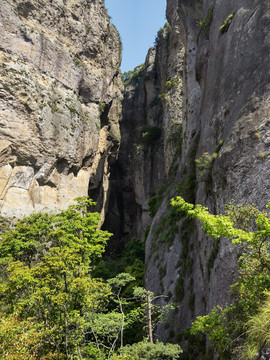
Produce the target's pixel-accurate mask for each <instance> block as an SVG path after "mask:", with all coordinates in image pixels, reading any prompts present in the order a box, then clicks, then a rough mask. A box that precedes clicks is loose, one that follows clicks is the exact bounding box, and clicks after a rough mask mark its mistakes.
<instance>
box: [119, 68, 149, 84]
mask: <svg viewBox="0 0 270 360" xmlns="http://www.w3.org/2000/svg"><path fill="white" fill-rule="evenodd" d="M143 71H144V63H143V64H141V65H139V66H136V67H135V68H134V70H129V71H128V72H124V74H123V77H124V85H125V86H128V85H130V84H132V85H134V86H135V88H136V87H137V86H138V85H139V83H140V80H141V77H142V74H143Z"/></svg>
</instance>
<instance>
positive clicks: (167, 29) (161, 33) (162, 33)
mask: <svg viewBox="0 0 270 360" xmlns="http://www.w3.org/2000/svg"><path fill="white" fill-rule="evenodd" d="M171 32H172V28H171V25H170V24H169V23H165V24H164V26H163V27H162V28H160V29H159V30H158V32H157V36H156V38H155V43H154V45H155V46H158V45H159V43H160V41H161V39H162V38H166V37H167V36H168V35H169V34H170V33H171Z"/></svg>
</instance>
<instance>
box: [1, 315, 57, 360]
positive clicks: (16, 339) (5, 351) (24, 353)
mask: <svg viewBox="0 0 270 360" xmlns="http://www.w3.org/2000/svg"><path fill="white" fill-rule="evenodd" d="M41 341H42V333H41V331H39V329H38V328H37V326H35V324H33V323H32V322H31V321H23V320H20V319H19V318H18V316H16V315H9V316H4V315H1V320H0V358H1V359H9V360H35V359H40V360H42V359H44V358H43V357H40V356H39V346H40V342H41ZM56 356H57V354H53V353H52V352H51V353H48V354H47V356H46V359H48V360H49V359H56V358H57V357H56Z"/></svg>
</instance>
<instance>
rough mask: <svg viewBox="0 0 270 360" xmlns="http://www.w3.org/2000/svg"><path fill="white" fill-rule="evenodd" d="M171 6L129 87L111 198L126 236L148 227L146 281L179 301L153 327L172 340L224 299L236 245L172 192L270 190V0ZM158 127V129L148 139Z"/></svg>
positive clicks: (241, 195)
mask: <svg viewBox="0 0 270 360" xmlns="http://www.w3.org/2000/svg"><path fill="white" fill-rule="evenodd" d="M167 18H168V22H169V25H170V26H166V27H165V28H164V31H163V32H162V31H161V32H160V33H159V36H158V38H157V46H156V47H155V48H151V49H150V50H149V53H148V55H147V57H146V62H145V66H144V68H143V70H142V71H141V73H140V76H139V77H138V76H137V77H135V78H134V79H133V80H132V81H131V83H130V84H129V85H128V86H127V87H126V93H125V100H124V107H123V122H122V139H123V142H122V149H123V151H122V152H121V150H120V155H119V168H120V170H121V171H120V172H119V173H118V174H120V173H121V174H122V175H123V174H124V175H123V176H122V177H120V180H121V181H120V182H119V181H118V180H119V177H117V176H115V178H114V180H115V184H117V186H118V189H121V190H119V192H118V194H119V196H118V198H117V199H115V202H114V204H117V205H118V206H114V209H115V214H117V213H118V214H119V213H121V215H122V221H123V224H124V225H125V231H124V232H123V233H122V234H120V235H121V236H122V237H123V238H125V237H128V236H129V235H130V234H131V235H135V236H139V237H141V238H144V237H145V238H146V277H145V285H146V287H147V288H149V289H150V290H152V291H154V292H155V293H156V294H164V295H167V296H168V297H167V300H168V301H172V300H174V301H176V302H177V303H178V304H179V305H180V308H179V310H178V311H177V312H175V313H173V314H172V317H171V318H172V319H173V321H171V323H170V324H169V325H168V324H166V326H165V327H164V326H162V325H159V326H158V330H157V336H158V337H159V338H160V339H162V340H166V339H168V335H169V334H170V335H171V340H174V341H178V340H179V338H177V334H179V333H180V332H181V331H182V330H183V329H184V328H186V327H188V326H189V325H190V323H191V321H192V320H194V319H195V317H196V316H197V315H202V314H205V313H207V312H209V311H210V310H211V309H212V308H213V307H214V306H215V305H217V304H220V305H224V304H226V302H228V301H230V300H231V294H230V285H231V284H232V283H233V281H234V280H235V278H236V275H237V255H238V253H237V250H236V249H235V248H234V247H233V246H232V245H231V243H230V242H229V241H227V240H226V239H221V240H220V242H219V243H217V242H214V241H213V240H212V239H209V238H207V237H206V236H205V234H204V232H203V231H202V230H201V229H200V226H199V225H198V224H197V223H196V222H190V221H187V220H185V219H184V218H183V217H181V215H180V216H178V215H175V214H174V213H173V211H172V210H171V208H170V206H169V199H170V198H172V197H173V196H175V195H182V196H183V197H184V198H185V199H186V200H187V201H191V202H195V203H200V204H203V205H205V206H207V207H209V209H210V211H211V212H213V213H221V212H223V211H224V205H225V204H226V203H227V202H229V201H230V200H231V199H234V200H235V202H236V203H243V204H247V203H249V202H254V203H255V204H256V205H257V206H258V207H259V208H261V209H262V208H264V206H265V204H266V203H267V202H268V201H269V190H270V161H269V160H270V150H269V145H270V101H269V100H270V98H269V94H270V92H269V90H270V89H269V84H270V81H269V80H270V63H269V53H270V34H269V26H270V4H269V1H268V0H255V1H254V0H248V1H246V0H240V1H234V0H228V1H219V0H217V1H215V3H214V4H213V2H212V1H211V0H208V1H206V0H204V1H199V0H198V1H195V0H193V1H192V0H191V1H190V0H168V2H167ZM226 21H227V22H226ZM200 22H201V24H202V26H199V25H198V24H199V23H200ZM226 24H227V25H226ZM155 128H158V129H159V130H160V136H159V137H157V138H155V139H153V138H152V140H151V139H150V138H149V142H148V141H147V136H148V135H147V132H148V133H149V132H151V129H152V130H154V129H155ZM196 159H197V160H199V162H197V165H196V162H195V160H196ZM200 164H201V165H202V164H204V165H202V166H199V165H200ZM116 173H117V172H116ZM153 195H155V196H156V202H155V204H156V209H154V210H155V211H153V202H152V203H151V201H150V203H149V202H148V201H149V199H150V198H151V197H152V196H153ZM116 200H117V201H116ZM127 204H129V205H128V206H127ZM119 209H120V210H121V209H124V210H121V211H122V212H121V211H120V212H119ZM149 210H150V212H152V215H153V218H151V217H150V216H149V213H148V211H149ZM117 211H118V212H117ZM122 229H123V228H122ZM144 233H145V236H144ZM165 303H166V301H165V300H164V304H165ZM168 329H169V330H171V331H169V330H168Z"/></svg>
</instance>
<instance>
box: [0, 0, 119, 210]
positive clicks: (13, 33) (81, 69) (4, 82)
mask: <svg viewBox="0 0 270 360" xmlns="http://www.w3.org/2000/svg"><path fill="white" fill-rule="evenodd" d="M0 33H1V35H0V38H1V41H0V67H1V75H0V76H1V81H0V108H1V110H0V208H1V213H2V215H8V216H23V215H26V214H29V213H30V212H33V211H41V210H54V209H59V208H63V207H67V206H68V205H69V204H70V203H71V202H72V200H73V199H74V198H75V197H78V196H83V195H87V194H88V188H89V182H90V184H91V185H90V187H91V189H98V190H97V191H96V192H97V193H98V194H99V200H100V201H101V203H102V204H105V202H106V198H105V196H103V195H102V194H104V193H105V194H106V192H107V188H108V178H109V162H110V161H111V159H112V158H113V157H114V156H115V155H116V153H117V149H118V146H119V140H120V134H119V124H118V121H119V118H120V114H121V97H122V95H121V88H122V80H121V76H120V75H119V65H120V61H121V60H120V57H121V45H120V41H119V36H118V33H117V31H116V29H115V28H114V26H113V25H112V24H111V23H110V21H109V17H108V14H107V12H106V10H105V7H104V2H103V0H94V1H89V0H79V1H76V2H74V1H72V0H55V1H46V2H44V1H41V0H29V1H21V0H3V1H2V2H1V5H0ZM101 113H102V114H101ZM101 207H103V208H104V206H101Z"/></svg>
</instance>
